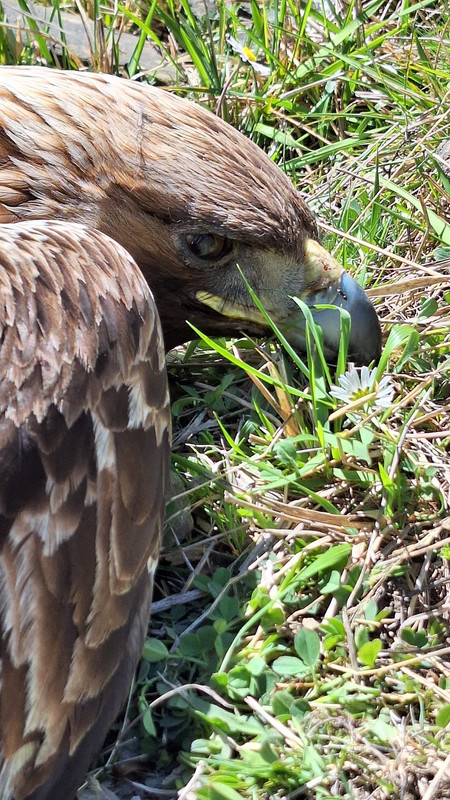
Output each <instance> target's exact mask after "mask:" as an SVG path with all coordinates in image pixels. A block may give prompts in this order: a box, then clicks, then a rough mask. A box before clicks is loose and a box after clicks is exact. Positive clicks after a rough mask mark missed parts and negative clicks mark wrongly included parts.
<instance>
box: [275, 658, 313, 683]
mask: <svg viewBox="0 0 450 800" xmlns="http://www.w3.org/2000/svg"><path fill="white" fill-rule="evenodd" d="M272 669H273V670H274V672H276V673H277V675H283V676H285V677H287V678H297V677H299V676H300V675H306V674H307V673H308V672H309V670H308V669H307V667H306V665H305V663H304V662H303V661H301V660H300V659H299V658H295V656H280V658H276V659H275V661H274V662H273V664H272Z"/></svg>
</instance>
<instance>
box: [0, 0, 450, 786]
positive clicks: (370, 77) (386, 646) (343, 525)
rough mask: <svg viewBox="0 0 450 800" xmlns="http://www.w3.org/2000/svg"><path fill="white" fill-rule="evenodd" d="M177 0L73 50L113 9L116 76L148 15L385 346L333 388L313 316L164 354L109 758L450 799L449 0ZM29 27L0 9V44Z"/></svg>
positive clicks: (235, 782)
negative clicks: (136, 620) (166, 471)
mask: <svg viewBox="0 0 450 800" xmlns="http://www.w3.org/2000/svg"><path fill="white" fill-rule="evenodd" d="M21 5H22V6H23V7H25V0H21ZM54 6H55V13H58V10H59V8H60V6H59V5H58V4H56V3H55V4H54ZM61 8H62V4H61ZM199 9H200V11H201V10H202V8H201V4H198V5H196V6H195V10H194V7H193V4H192V5H191V4H190V2H189V0H180V2H178V3H174V2H173V1H172V0H167V2H151V3H148V4H147V5H146V6H145V7H143V6H142V7H140V6H137V5H133V4H131V3H127V4H126V5H125V4H124V5H121V4H118V5H117V6H115V7H114V9H113V10H112V9H110V8H106V7H104V6H103V5H99V4H98V3H97V2H96V0H95V1H94V4H93V5H92V6H91V7H88V8H87V9H86V11H87V13H91V15H92V16H93V17H94V18H96V19H99V20H103V24H104V26H105V31H106V36H105V35H103V37H100V39H99V41H98V42H96V44H95V47H94V48H93V59H92V60H93V64H94V67H97V66H99V65H101V64H104V63H105V61H106V59H105V52H104V50H102V47H103V48H105V47H106V44H105V42H106V43H107V42H108V41H111V40H112V38H113V27H114V26H121V27H122V28H123V29H126V30H129V31H134V32H135V33H136V51H135V55H134V58H132V60H131V62H130V64H129V74H130V76H132V77H134V78H136V77H137V76H138V74H139V54H140V48H141V47H142V46H143V44H144V41H145V40H146V38H147V37H148V38H149V39H150V40H151V41H152V42H153V43H154V44H156V45H157V46H158V47H159V48H160V52H161V57H162V60H164V59H166V60H168V61H170V63H171V64H172V66H173V67H174V68H175V70H176V75H177V76H178V77H177V81H176V85H174V86H171V87H169V88H170V90H172V91H177V92H179V93H181V94H183V95H185V96H187V97H189V98H190V99H193V100H195V101H197V102H202V103H203V104H206V105H207V106H209V107H210V108H211V109H212V110H214V111H215V112H216V113H218V114H220V115H221V116H223V117H224V118H225V119H227V120H228V121H230V122H231V123H232V124H233V125H235V126H236V127H238V128H240V129H241V130H242V131H243V132H244V133H245V134H246V135H247V136H250V137H251V138H252V139H254V140H255V141H256V142H257V143H258V144H259V145H260V146H261V147H263V148H264V149H265V150H266V151H267V152H268V153H269V154H270V156H271V157H272V159H273V160H274V161H275V162H277V163H278V164H280V166H281V167H282V169H284V170H286V171H287V173H288V174H289V175H290V177H291V178H292V180H293V181H294V183H296V185H297V186H298V188H299V190H300V191H301V192H302V195H303V196H304V197H305V199H306V200H307V201H308V203H309V205H310V206H311V208H312V209H313V210H314V211H315V212H316V214H317V215H318V217H319V222H320V227H321V230H322V235H323V239H324V241H325V244H326V245H327V247H328V248H329V249H331V250H332V251H333V253H334V255H335V256H336V257H337V258H338V259H339V260H340V261H341V262H342V263H343V264H344V265H345V266H346V268H348V269H349V270H351V271H352V273H353V274H355V275H356V276H357V278H358V280H359V282H360V283H361V285H363V286H364V287H365V288H366V290H367V291H368V293H369V295H371V296H372V298H373V300H374V302H375V304H376V307H377V310H378V312H379V314H380V317H381V319H382V323H383V330H384V335H385V349H384V354H383V358H382V361H381V363H380V365H379V367H378V368H377V373H376V376H370V380H369V381H368V382H367V386H366V387H362V388H361V387H359V389H357V391H356V395H357V396H356V397H355V396H353V395H352V394H351V393H350V394H349V396H348V398H347V399H342V398H341V399H339V398H337V397H336V392H335V391H333V389H332V387H333V385H334V386H336V385H340V380H341V383H342V374H343V373H344V371H345V367H344V364H343V360H342V359H341V363H340V364H339V365H338V369H337V370H336V372H331V373H330V371H329V369H328V368H327V367H326V366H325V365H324V363H323V360H322V359H321V358H320V342H319V343H317V341H316V340H315V338H314V334H313V333H312V334H311V344H310V352H309V356H308V358H306V359H305V361H300V359H299V357H298V354H295V353H292V351H289V348H287V347H286V346H285V343H284V342H283V341H277V337H276V336H275V337H274V339H273V340H272V341H270V342H269V343H266V344H263V345H257V344H255V343H253V342H249V341H248V340H245V339H242V340H239V341H234V342H225V341H220V342H211V341H210V340H208V339H207V338H206V337H203V339H200V341H199V342H197V343H195V344H193V345H190V346H188V347H187V348H186V349H180V350H177V351H175V352H174V353H172V354H171V355H170V356H169V362H170V375H171V383H172V398H173V414H174V453H173V463H174V470H176V471H177V473H178V476H179V478H178V481H181V485H179V486H178V488H177V489H176V490H175V493H177V494H178V495H179V496H178V498H174V499H172V501H171V503H170V504H169V507H168V516H167V526H166V527H167V532H166V537H165V546H164V552H163V556H162V559H161V566H160V570H159V573H158V580H157V584H158V585H157V593H156V601H155V608H154V613H153V617H152V621H151V629H150V631H149V639H148V642H147V644H146V646H145V649H144V654H143V660H142V663H141V667H140V671H139V675H138V678H137V682H136V689H135V693H134V695H133V698H132V700H131V702H130V710H129V717H128V721H127V722H126V723H124V725H123V728H122V735H121V744H120V745H119V746H118V748H117V749H116V750H115V751H114V757H113V759H112V760H115V761H116V762H117V763H116V767H115V770H116V775H117V774H125V775H126V776H127V778H128V776H129V769H130V765H129V757H131V758H132V759H133V758H134V755H135V752H136V748H137V751H138V752H140V753H145V754H148V756H149V759H150V764H151V767H150V768H148V766H146V767H145V768H143V769H142V771H141V772H140V773H138V774H137V775H136V773H134V774H133V780H132V783H131V784H130V785H131V786H132V787H134V792H135V793H136V792H141V793H142V794H141V796H142V797H145V796H147V795H146V791H148V792H149V793H150V795H152V792H154V791H155V789H154V788H153V789H148V788H147V790H144V789H143V788H139V787H142V785H144V784H145V785H147V787H149V786H150V787H157V788H158V791H159V792H163V794H164V792H166V793H168V794H167V796H174V795H176V793H177V792H178V797H179V798H180V800H189V799H190V798H199V800H239V798H252V800H256V798H258V800H259V798H277V800H278V798H280V800H281V798H288V799H289V800H294V798H298V797H307V798H310V799H311V800H328V799H329V798H332V797H343V798H346V799H348V800H369V798H370V800H383V798H394V799H395V798H398V800H416V799H417V800H419V798H420V799H421V800H433V799H435V798H439V799H441V798H444V797H449V796H450V727H449V725H450V643H449V623H448V620H449V611H450V595H449V589H448V585H449V571H450V570H449V560H450V524H449V521H448V505H449V475H450V459H449V443H450V424H449V410H450V406H449V397H450V389H449V386H450V382H449V375H450V337H449V327H450V278H449V264H450V205H449V198H450V177H449V175H450V171H449V167H448V164H446V162H445V160H444V159H443V157H442V156H440V155H439V152H440V151H439V150H438V145H439V143H440V142H442V140H445V139H447V138H448V139H450V123H449V121H448V105H449V99H450V97H449V95H450V67H449V51H450V16H449V14H448V11H447V10H442V8H441V6H438V4H436V3H435V2H433V1H432V0H425V1H424V2H418V3H414V2H407V0H404V1H403V2H397V0H392V2H386V1H385V0H375V2H365V3H361V2H350V3H348V4H347V5H346V6H345V10H344V11H343V12H341V13H339V14H337V13H336V12H334V11H333V10H332V9H331V8H328V6H327V4H326V3H324V4H323V8H322V4H319V3H318V4H314V6H313V5H312V4H311V3H308V2H307V3H305V4H304V6H303V7H302V9H301V10H299V4H298V3H297V2H293V0H279V2H278V3H276V2H264V3H263V2H259V3H257V2H250V3H245V4H244V3H242V4H241V3H233V4H230V5H226V4H225V3H224V2H222V1H221V0H219V2H218V3H217V6H214V7H213V8H211V9H210V12H209V14H208V15H205V14H203V15H199V13H198V10H199ZM30 27H32V26H30ZM114 35H116V34H114ZM230 36H231V37H232V40H235V41H237V42H238V43H239V45H240V47H241V48H242V52H241V56H242V57H241V56H240V55H239V52H236V46H234V47H233V45H232V44H230V42H229V37H230ZM30 42H32V44H30ZM50 45H51V42H49V39H48V37H47V36H46V35H45V31H41V32H39V33H38V32H37V31H35V30H33V29H31V30H30V33H29V43H28V44H26V45H25V46H24V47H22V46H19V45H18V40H17V36H14V35H13V33H12V31H11V29H10V28H8V27H3V28H2V29H1V40H0V54H1V58H2V61H3V63H15V62H16V61H20V62H26V63H29V62H30V61H33V60H40V61H42V60H44V61H45V62H48V61H49V60H51V59H53V58H54V56H53V54H52V49H51V47H50ZM245 48H247V49H245ZM58 59H59V63H63V64H64V65H65V66H71V65H74V59H73V58H72V57H71V55H70V53H69V52H68V51H62V53H61V54H60V55H59V56H58ZM245 59H247V60H245ZM108 63H110V64H111V63H114V60H113V59H111V58H110V57H109V56H108ZM255 64H256V68H255ZM258 64H261V65H262V66H263V67H264V66H265V67H266V68H268V69H265V70H262V71H261V70H259V71H258ZM147 79H150V80H152V81H157V80H158V75H157V74H156V75H154V76H150V77H149V76H147ZM278 339H279V337H278ZM383 379H384V380H385V383H387V384H388V386H389V388H390V389H391V394H390V396H389V401H388V405H387V407H386V406H385V405H382V404H381V405H380V404H379V405H377V404H376V400H377V398H378V399H380V391H381V390H380V384H381V382H382V380H383ZM341 394H342V393H341ZM177 485H178V484H177ZM187 505H188V506H189V508H190V512H189V513H188V512H187V511H186V506H187ZM130 720H131V722H130ZM135 734H138V743H137V745H136V741H134V743H133V741H132V739H133V736H134V735H135ZM133 748H134V749H133ZM132 763H133V764H135V761H132ZM127 785H128V783H127ZM115 791H117V792H120V791H121V790H120V788H119V789H118V788H117V785H116V786H115ZM121 796H122V795H121ZM124 796H125V795H124ZM164 796H166V795H165V794H164Z"/></svg>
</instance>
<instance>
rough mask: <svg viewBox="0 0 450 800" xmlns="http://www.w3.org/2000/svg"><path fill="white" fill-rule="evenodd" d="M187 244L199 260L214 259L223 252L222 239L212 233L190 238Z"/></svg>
mask: <svg viewBox="0 0 450 800" xmlns="http://www.w3.org/2000/svg"><path fill="white" fill-rule="evenodd" d="M187 243H188V245H189V248H190V250H191V251H192V253H193V254H194V255H195V256H197V258H212V257H214V256H218V255H220V252H221V250H222V241H221V239H220V237H218V236H214V235H213V234H212V233H202V234H199V235H198V236H189V237H188V238H187Z"/></svg>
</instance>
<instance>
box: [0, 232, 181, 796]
mask: <svg viewBox="0 0 450 800" xmlns="http://www.w3.org/2000/svg"><path fill="white" fill-rule="evenodd" d="M169 427H170V416H169V403H168V392H167V381H166V373H165V356H164V347H163V341H162V336H161V332H160V326H159V320H158V316H157V312H156V309H155V306H154V303H153V299H152V296H151V293H150V290H149V289H148V287H147V284H146V283H145V281H144V279H143V277H142V276H141V274H140V272H139V270H138V268H137V266H136V265H135V263H134V261H133V260H132V259H131V257H130V256H129V255H128V253H127V252H126V251H125V250H124V249H123V248H122V247H120V246H119V245H118V244H117V243H115V242H113V241H112V240H110V239H108V238H107V237H106V236H104V235H103V234H100V233H98V232H96V231H89V230H87V229H86V228H84V227H83V226H79V225H74V224H66V223H62V222H36V223H20V224H17V225H5V226H0V604H1V607H2V623H3V629H2V631H1V642H0V647H1V685H0V713H1V717H2V726H1V733H0V737H1V739H0V794H1V796H2V797H3V798H5V799H6V798H9V797H12V796H13V795H14V793H16V792H17V793H18V794H17V796H19V794H20V796H26V792H27V791H28V789H29V786H28V785H25V784H24V785H23V786H22V785H20V786H19V785H16V784H15V780H16V778H15V777H14V776H15V775H20V776H21V777H20V780H21V781H25V782H26V781H27V780H29V781H30V786H31V784H32V782H33V781H40V780H41V779H42V780H45V775H46V769H47V767H48V769H49V770H50V771H51V770H53V773H55V769H54V760H55V753H58V758H61V757H63V758H65V757H67V758H69V756H70V754H73V753H74V751H75V750H76V748H77V746H78V745H79V743H80V742H82V740H83V737H85V735H86V732H87V731H88V730H89V729H90V727H91V726H92V725H94V724H98V719H101V718H102V715H103V714H104V715H105V720H106V721H105V725H107V724H110V723H111V721H112V719H113V718H114V715H115V714H116V713H117V711H118V709H119V707H120V705H121V704H122V702H123V701H124V699H125V698H124V697H123V692H124V689H123V687H122V684H123V685H124V686H125V691H126V687H127V685H128V684H129V681H130V680H131V674H132V671H133V669H134V666H135V661H136V658H137V657H138V654H139V641H140V640H141V639H142V636H143V634H144V630H145V625H146V617H147V615H148V608H149V603H150V592H151V581H150V577H149V569H150V571H151V568H152V567H153V566H154V565H155V563H156V559H157V555H158V551H159V541H160V532H161V526H162V516H163V510H164V484H165V475H166V468H167V460H168V449H169V443H168V441H169ZM136 651H137V652H136ZM130 673H131V674H130ZM119 679H120V681H119ZM117 681H119V683H120V685H117ZM127 681H128V684H127ZM105 687H106V689H105ZM108 687H109V688H108ZM108 705H109V706H110V707H111V708H110V709H109V710H108V708H106V706H108ZM106 730H107V727H106ZM106 730H105V732H106ZM61 754H62V755H61ZM88 755H89V754H88ZM91 755H92V754H91ZM86 768H87V766H86ZM56 772H57V770H56ZM39 776H40V777H39ZM48 796H52V797H53V795H52V794H49V795H48ZM54 796H55V797H56V796H57V794H55V795H54Z"/></svg>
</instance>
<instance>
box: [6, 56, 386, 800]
mask: <svg viewBox="0 0 450 800" xmlns="http://www.w3.org/2000/svg"><path fill="white" fill-rule="evenodd" d="M24 220H26V222H24ZM55 220H56V221H55ZM57 220H59V221H57ZM0 223H1V224H0V302H1V307H2V318H1V324H2V328H3V335H2V338H1V343H0V376H1V384H0V414H1V416H0V532H1V540H0V541H1V551H0V609H1V619H0V623H1V626H2V627H1V641H0V647H1V687H0V797H2V799H3V800H72V798H73V796H74V794H75V791H76V788H77V786H78V784H79V782H80V781H81V780H82V778H83V776H84V773H85V771H86V769H87V767H88V764H89V760H90V758H91V757H92V756H93V755H94V754H95V751H96V750H97V749H98V748H99V747H100V746H101V743H102V739H103V737H104V735H105V732H106V731H107V729H108V727H109V725H110V723H111V721H112V719H113V718H114V716H115V715H116V713H117V711H118V710H119V708H120V706H121V704H122V702H123V700H124V697H125V695H126V693H127V691H128V687H129V685H130V682H131V678H132V674H133V670H134V668H135V665H136V662H137V659H138V658H139V654H140V648H141V643H142V639H143V636H144V633H145V626H146V622H147V618H148V613H149V604H150V593H151V571H152V569H153V567H154V565H155V563H156V558H157V555H158V548H159V537H160V529H161V524H162V523H161V520H162V511H163V502H164V482H165V470H166V462H167V457H168V448H169V444H168V430H169V407H168V396H167V387H166V379H165V371H164V350H163V345H162V340H161V336H160V333H159V327H158V321H157V315H156V311H155V307H154V305H153V301H152V298H151V295H150V293H149V291H148V289H147V285H146V282H145V281H144V279H143V277H142V275H141V273H140V272H139V270H138V268H137V267H136V264H135V263H134V261H133V258H134V259H135V260H136V262H137V264H138V265H139V268H140V270H142V273H143V276H144V278H145V279H146V281H147V283H148V284H149V285H150V287H151V288H152V290H153V292H154V294H155V299H156V305H157V307H158V311H159V314H160V317H161V322H162V328H163V332H164V338H165V341H166V346H168V347H171V346H173V345H174V344H177V343H179V342H182V341H184V340H186V339H188V338H189V337H190V328H189V327H188V325H187V322H186V320H189V321H191V322H194V323H195V324H196V325H197V326H198V327H200V328H201V329H203V330H204V331H205V332H208V333H213V334H214V333H215V334H221V333H228V334H232V332H233V331H235V330H242V329H245V330H247V331H248V332H249V333H252V334H260V333H263V332H264V329H265V327H266V323H265V320H264V318H263V317H262V315H261V314H260V312H259V311H258V310H257V309H256V307H255V306H254V305H253V303H252V301H251V298H250V296H249V294H248V291H247V288H246V286H245V283H244V281H243V280H242V278H241V277H240V274H239V271H238V269H237V264H239V266H240V268H241V269H242V272H243V273H244V275H245V276H246V279H247V280H248V282H249V283H250V284H251V286H252V287H253V288H254V289H255V291H256V292H257V294H258V295H259V297H260V299H261V300H262V302H263V303H264V305H265V306H266V308H267V309H268V310H269V311H270V312H271V315H272V317H273V318H274V320H275V321H276V322H277V323H278V325H279V326H280V327H281V328H282V329H283V330H284V331H285V332H286V334H287V335H288V336H289V337H290V338H291V340H292V341H293V343H294V344H297V345H299V346H301V345H302V342H303V340H304V326H303V321H302V316H301V314H300V313H299V311H298V308H297V305H296V304H295V302H294V301H293V300H292V299H291V295H297V296H300V297H302V298H303V299H304V300H305V301H306V302H310V303H314V302H322V303H323V302H336V303H338V304H339V305H341V306H342V307H344V308H347V309H348V310H349V313H350V315H351V317H352V338H351V343H350V348H351V353H352V355H353V357H354V358H356V359H358V360H361V361H363V362H369V361H371V360H372V359H373V358H377V357H378V355H379V351H380V345H381V338H380V329H379V324H378V321H377V319H376V315H375V312H374V310H373V309H372V307H371V306H370V304H369V303H368V301H367V299H366V298H365V296H364V294H363V292H362V291H361V290H360V289H359V288H358V287H357V285H356V284H355V283H354V282H353V281H352V279H351V278H350V277H349V276H348V275H346V274H345V273H343V270H342V268H341V267H340V266H339V265H338V264H337V262H336V261H334V259H332V258H331V256H329V255H328V254H327V253H326V252H325V250H324V249H323V248H322V247H321V246H320V245H319V244H318V242H317V231H316V226H315V223H314V220H313V217H312V216H311V214H310V212H309V211H308V209H307V208H306V206H305V205H304V204H303V203H302V201H301V199H300V197H299V195H298V193H297V192H296V191H295V190H294V189H293V187H292V185H291V184H290V182H289V181H288V179H287V178H286V177H285V176H284V175H283V174H282V173H281V172H280V171H279V170H278V169H277V167H275V165H274V164H273V163H272V162H271V161H270V160H269V159H268V158H267V157H266V156H264V155H263V154H262V153H261V151H260V150H259V149H258V148H257V147H255V146H254V145H253V144H252V143H251V142H249V141H247V140H246V139H245V138H244V137H243V136H241V135H240V134H239V133H237V132H235V131H234V130H232V129H231V128H230V127H229V126H227V125H226V124H225V123H224V122H222V121H221V120H219V119H217V118H216V117H214V116H213V115H212V114H210V113H208V112H206V111H205V110H202V109H201V108H199V107H197V106H194V105H192V104H190V103H187V102H184V101H182V100H179V99H177V98H175V97H172V96H170V95H169V94H167V93H164V92H161V91H159V90H155V89H152V88H150V87H144V86H141V85H138V84H134V83H132V82H130V81H128V82H127V81H121V80H119V79H117V78H112V77H108V76H97V75H89V74H84V73H83V74H69V73H60V72H54V71H51V70H44V69H39V68H1V69H0ZM17 223H19V224H17ZM79 223H81V226H80V224H79ZM104 234H108V235H109V236H110V237H112V239H114V240H116V242H118V243H120V244H121V245H123V246H124V247H125V248H126V251H125V250H123V249H122V247H120V245H119V244H117V243H116V242H113V241H112V239H110V238H107V236H105V235H104ZM129 254H131V256H132V257H133V258H132V257H131V256H130V255H129ZM319 317H320V321H321V324H322V327H323V330H324V340H325V347H326V350H327V352H328V353H329V355H330V356H331V357H333V355H334V354H335V353H336V352H337V349H338V345H339V315H338V313H337V312H319ZM148 560H149V566H150V568H151V569H150V573H149V572H148V570H147V561H148Z"/></svg>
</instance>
